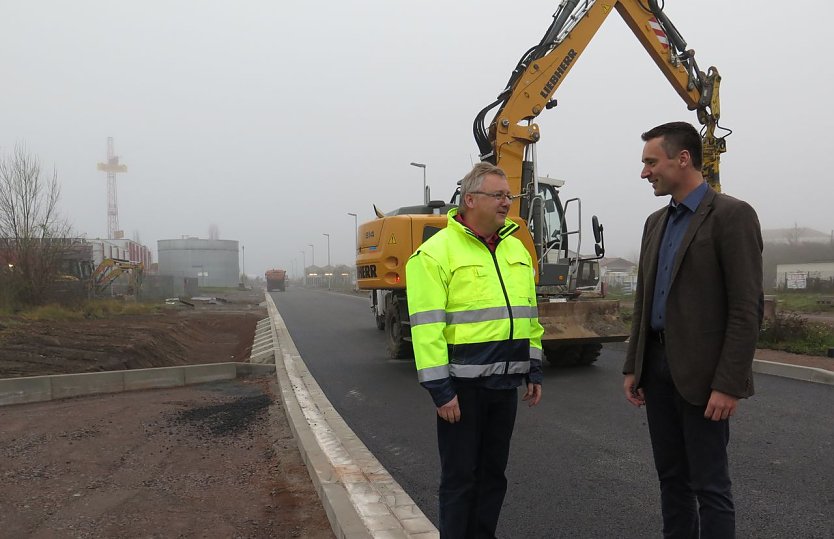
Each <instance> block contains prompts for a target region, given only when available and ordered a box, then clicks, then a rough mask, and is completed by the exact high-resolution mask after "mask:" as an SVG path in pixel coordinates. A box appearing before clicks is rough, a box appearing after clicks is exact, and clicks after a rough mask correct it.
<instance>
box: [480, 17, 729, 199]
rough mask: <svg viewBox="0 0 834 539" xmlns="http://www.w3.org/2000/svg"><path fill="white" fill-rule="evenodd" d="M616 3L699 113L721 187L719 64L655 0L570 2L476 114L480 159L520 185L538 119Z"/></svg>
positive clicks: (707, 168) (710, 172) (708, 172)
mask: <svg viewBox="0 0 834 539" xmlns="http://www.w3.org/2000/svg"><path fill="white" fill-rule="evenodd" d="M615 9H616V11H617V12H618V13H619V14H620V16H621V17H622V18H623V19H624V20H625V22H626V24H627V25H628V27H629V28H630V29H631V31H632V32H633V33H634V35H635V36H636V37H637V39H638V40H639V41H640V43H641V44H642V45H643V47H644V48H645V49H646V51H647V52H648V53H649V56H651V58H652V59H653V60H654V62H655V63H656V64H657V66H658V67H659V68H660V70H661V71H662V72H663V74H664V75H665V76H666V78H667V80H668V81H669V82H670V83H671V84H672V86H673V87H674V88H675V90H676V91H677V93H678V95H680V96H681V98H682V99H683V100H684V102H685V103H686V105H687V107H688V108H689V110H695V111H697V116H698V121H699V123H701V125H702V126H703V128H702V139H703V168H702V171H703V174H704V178H705V179H706V180H707V181H708V182H709V184H710V185H711V186H712V187H713V189H715V190H717V191H720V189H721V183H720V178H719V162H720V155H721V154H722V153H723V152H725V151H726V143H725V140H724V139H725V137H726V135H725V136H724V137H717V136H716V133H715V130H716V128H718V127H719V125H718V120H719V117H720V106H719V95H718V88H719V84H720V82H721V76H720V75H719V74H718V70H717V69H716V68H715V67H710V68H709V69H708V70H707V72H706V73H704V72H703V71H701V70H700V69H699V68H698V64H697V63H696V61H695V53H694V51H692V50H687V49H686V41H684V39H683V37H681V35H680V33H679V32H678V31H677V29H676V28H675V26H674V25H673V24H672V22H671V21H670V20H669V18H668V17H667V16H666V14H665V13H664V12H663V9H662V8H661V7H660V5H659V4H658V1H657V0H647V1H646V2H644V1H643V0H616V1H611V0H564V1H563V2H562V3H561V4H560V6H559V9H558V11H557V12H556V13H555V14H554V16H553V23H552V24H551V25H550V27H549V28H548V30H547V32H546V33H545V35H544V37H543V38H542V40H541V42H540V43H539V44H538V45H536V46H534V47H532V48H530V49H529V50H528V51H527V52H526V53H525V54H524V56H522V58H521V60H520V61H519V63H518V65H517V66H516V68H515V69H514V70H513V73H512V75H511V76H510V79H509V81H508V83H507V85H506V87H505V89H504V90H503V91H502V92H501V94H500V95H499V96H498V99H497V100H496V101H495V102H493V103H491V104H490V105H488V106H487V107H485V108H484V109H483V110H482V111H481V112H480V113H479V114H478V116H477V117H476V119H475V123H474V134H475V139H476V142H477V143H478V147H479V150H480V153H481V159H482V160H484V161H489V162H491V163H494V164H496V165H498V166H500V167H501V168H502V169H503V170H504V171H505V172H506V173H507V177H508V179H509V181H510V188H511V189H512V190H513V191H514V192H520V191H521V188H522V178H521V177H522V168H523V162H524V161H525V160H527V161H529V158H528V156H527V152H528V147H529V146H530V144H532V143H535V142H537V141H538V140H539V138H540V133H539V126H538V125H536V124H535V123H533V119H534V118H535V117H536V116H538V115H539V114H540V113H541V112H542V110H544V109H549V108H552V107H553V106H555V100H552V97H553V95H554V93H555V92H556V90H557V89H558V88H559V85H560V84H561V82H562V81H563V80H564V79H565V76H566V75H567V74H568V73H569V72H570V70H571V68H572V67H573V66H574V64H575V63H576V61H577V60H578V58H579V56H580V55H581V54H582V52H583V51H584V50H585V48H586V47H587V46H588V44H589V43H590V42H591V39H593V37H594V35H595V34H596V32H597V30H599V28H600V26H601V25H602V23H603V22H604V21H605V19H606V17H608V15H609V14H610V13H611V12H612V11H613V10H615ZM496 107H498V112H497V114H496V115H495V117H494V119H493V120H492V122H491V123H490V125H489V126H486V125H485V121H484V119H485V118H486V114H487V113H488V112H489V111H490V110H492V109H494V108H496ZM721 129H723V128H721ZM727 131H728V133H727V134H729V130H727ZM513 206H514V207H513V210H514V211H512V213H513V214H515V215H518V212H519V204H518V203H515V204H514V205H513Z"/></svg>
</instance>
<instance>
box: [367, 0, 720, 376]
mask: <svg viewBox="0 0 834 539" xmlns="http://www.w3.org/2000/svg"><path fill="white" fill-rule="evenodd" d="M615 10H616V11H617V12H618V13H619V14H620V16H621V17H622V18H623V20H624V21H625V22H626V24H627V25H628V27H629V28H630V29H631V31H632V32H633V33H634V35H635V36H636V37H637V39H638V41H639V42H640V43H641V44H642V45H643V47H644V48H645V50H646V51H647V52H648V53H649V56H650V57H651V58H652V59H653V60H654V62H655V63H656V64H657V66H658V67H659V68H660V70H661V71H662V72H663V74H664V75H665V76H666V79H667V80H668V81H669V82H670V83H671V85H672V87H673V88H674V89H675V90H676V91H677V93H678V94H679V95H680V96H681V98H682V99H683V100H684V102H685V103H686V105H687V107H688V108H689V109H690V110H694V111H696V113H697V118H698V122H699V123H700V124H701V125H702V131H701V135H702V141H703V153H704V155H703V170H702V172H703V175H704V178H705V179H706V180H707V182H708V183H709V184H710V186H712V187H713V188H714V189H716V190H720V181H719V162H720V155H721V153H723V152H724V151H726V143H725V137H726V135H724V136H722V137H719V136H717V135H716V130H717V129H723V128H721V127H720V126H719V125H718V120H719V117H720V107H719V95H718V89H719V84H720V82H721V77H720V75H719V73H718V70H717V69H716V68H715V67H710V68H709V69H708V70H707V71H706V72H704V71H701V70H700V69H699V67H698V64H697V62H696V61H695V54H694V52H693V51H691V50H688V49H687V48H686V47H687V44H686V41H684V39H683V37H681V35H680V33H679V32H678V30H677V29H676V28H675V26H674V25H673V24H672V22H671V21H670V20H669V18H668V17H667V15H666V13H665V12H664V8H663V7H662V6H661V4H660V3H658V1H657V0H647V1H643V0H618V1H610V0H596V1H594V0H584V1H582V0H564V1H563V2H562V3H561V4H560V5H559V8H558V10H557V11H556V13H555V14H554V16H553V22H552V23H551V24H550V26H549V27H548V29H547V31H546V32H545V35H544V37H543V38H542V39H541V41H539V43H538V44H536V45H534V46H532V47H531V48H530V49H528V50H527V51H526V52H525V53H524V54H523V55H522V57H521V59H520V60H519V62H518V64H517V65H516V67H515V69H513V71H512V73H511V75H510V78H509V80H508V82H507V84H506V85H505V87H504V89H503V90H502V91H501V92H500V94H499V95H498V97H497V99H496V100H495V101H494V102H492V103H490V104H489V105H487V106H486V107H484V108H483V109H482V110H481V111H480V112H479V113H478V114H477V116H476V118H475V122H474V125H473V132H474V136H475V142H476V143H477V145H478V149H479V154H480V158H481V160H483V161H488V162H490V163H493V164H495V165H498V166H499V167H501V168H502V169H503V170H504V172H505V173H506V174H507V179H508V181H509V184H510V189H511V190H512V192H513V193H517V194H518V195H519V196H518V197H517V198H516V199H514V201H513V204H512V206H511V208H510V212H509V218H511V219H513V221H515V222H517V223H518V224H519V225H521V227H520V228H519V230H518V231H516V232H515V235H516V236H517V237H518V238H519V239H520V240H521V241H522V242H523V243H524V245H525V246H526V247H527V249H528V250H529V251H530V253H531V255H533V257H534V259H535V260H537V262H538V267H537V275H536V277H537V290H536V291H537V295H538V303H539V321H540V322H541V324H542V326H544V329H545V334H544V337H543V339H542V344H543V347H544V351H545V355H546V357H547V359H548V360H549V361H550V362H551V363H554V364H588V363H592V362H593V361H594V360H596V358H597V356H598V355H599V350H600V348H601V346H602V344H601V343H603V342H608V341H618V340H625V339H626V337H627V328H626V327H625V324H624V323H623V322H622V320H621V318H620V316H619V303H618V302H616V301H611V300H605V299H602V298H601V297H600V294H599V293H597V284H598V282H599V277H600V272H599V259H600V258H602V256H603V255H604V252H605V248H604V238H603V228H602V226H601V225H599V222H598V220H597V218H596V216H595V217H594V218H593V219H592V223H593V225H592V226H593V233H594V243H595V245H594V251H595V254H594V255H593V256H582V255H581V254H580V253H581V249H582V230H581V223H582V218H581V211H582V205H581V201H580V200H579V199H577V198H571V199H569V200H566V201H564V202H563V201H562V199H561V198H560V196H559V188H560V187H562V184H563V182H561V181H556V180H552V179H549V178H541V177H539V176H538V174H537V170H536V150H535V147H536V146H535V143H536V142H538V141H539V139H540V138H541V133H540V130H539V126H538V125H537V124H535V123H534V122H533V120H534V119H535V118H536V117H537V116H538V115H539V114H540V113H541V112H542V111H543V110H546V109H550V108H552V107H553V106H555V100H554V99H553V96H554V94H555V93H556V91H557V89H558V88H559V85H560V84H561V83H562V81H564V80H565V77H566V76H567V75H568V73H570V70H571V68H572V67H573V66H574V65H575V64H576V62H577V61H578V60H579V57H580V56H581V54H582V52H583V51H584V50H585V48H586V47H587V45H588V43H590V41H591V39H593V37H594V35H595V34H596V32H597V30H598V29H599V28H600V26H601V25H602V23H603V22H604V20H605V19H606V18H607V17H608V15H610V14H611V12H613V11H615ZM493 110H495V111H496V112H495V114H494V116H493V117H492V120H491V121H490V122H489V123H488V124H487V123H486V117H487V115H488V114H489V113H490V111H493ZM726 131H727V134H729V130H726ZM456 197H457V194H455V196H453V197H452V200H451V201H450V202H449V203H448V204H447V203H444V202H443V201H429V200H428V197H424V200H423V204H421V205H417V206H407V207H402V208H398V209H396V210H393V211H390V212H388V213H385V214H383V213H382V212H379V211H377V218H376V219H374V220H373V221H370V222H367V223H364V224H363V225H361V227H360V229H359V245H358V251H357V256H356V266H357V282H358V286H359V288H360V289H363V290H368V291H370V292H371V310H372V312H373V314H374V316H375V319H376V324H377V327H378V328H379V329H381V330H384V331H385V332H386V334H387V337H388V352H389V355H390V356H391V357H394V358H403V357H409V356H410V355H411V345H410V344H411V343H410V328H409V322H408V308H407V301H408V296H407V293H406V282H405V264H406V262H407V261H408V258H409V256H411V254H412V253H413V252H414V251H415V250H416V249H417V248H418V247H419V246H420V244H421V243H422V242H424V241H425V240H426V239H428V238H429V237H431V235H432V234H434V233H435V232H437V231H438V230H440V229H441V228H442V227H444V226H446V215H445V214H446V212H447V211H448V210H449V209H451V208H452V207H454V203H455V202H456ZM571 212H576V213H577V216H576V218H575V219H571V220H570V222H577V223H579V226H578V227H577V228H576V229H573V230H571V229H569V228H568V226H567V223H568V222H569V220H568V219H566V215H568V214H570V213H571Z"/></svg>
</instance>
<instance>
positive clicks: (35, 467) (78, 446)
mask: <svg viewBox="0 0 834 539" xmlns="http://www.w3.org/2000/svg"><path fill="white" fill-rule="evenodd" d="M269 382H270V379H248V380H236V381H231V382H220V383H213V384H204V385H201V386H192V387H187V388H176V389H166V390H153V391H140V392H128V393H120V394H115V395H105V396H97V397H86V398H78V399H68V400H62V401H53V402H47V403H36V404H26V405H19V406H10V407H6V408H0V480H2V482H3V489H2V490H0V508H2V521H3V522H2V530H0V536H3V537H79V538H80V537H277V538H285V537H309V538H324V537H333V534H332V531H331V529H330V525H329V523H328V521H327V517H326V515H325V514H324V510H323V509H322V507H321V503H320V501H319V499H318V497H317V495H316V492H315V490H314V488H313V486H312V483H311V481H310V478H309V476H308V474H307V470H306V468H305V466H304V464H303V462H302V461H301V457H300V455H299V453H298V450H297V448H296V445H295V441H294V440H293V436H292V432H291V431H290V428H289V425H288V424H287V421H286V417H285V415H284V411H283V409H282V407H281V403H280V399H276V398H275V397H274V396H273V391H272V388H271V387H270V384H269Z"/></svg>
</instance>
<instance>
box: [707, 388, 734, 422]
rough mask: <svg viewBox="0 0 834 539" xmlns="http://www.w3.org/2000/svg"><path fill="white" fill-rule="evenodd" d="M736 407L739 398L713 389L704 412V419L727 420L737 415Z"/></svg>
mask: <svg viewBox="0 0 834 539" xmlns="http://www.w3.org/2000/svg"><path fill="white" fill-rule="evenodd" d="M736 406H738V399H737V398H735V397H733V396H732V395H727V394H726V393H721V392H720V391H717V390H715V389H713V390H712V393H711V394H710V396H709V402H708V403H707V409H706V411H705V412H704V419H712V420H713V421H721V420H723V419H727V418H729V417H730V416H732V415H733V414H734V413H736Z"/></svg>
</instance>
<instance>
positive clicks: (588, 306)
mask: <svg viewBox="0 0 834 539" xmlns="http://www.w3.org/2000/svg"><path fill="white" fill-rule="evenodd" d="M539 322H540V323H541V325H542V327H544V335H543V336H542V341H543V343H544V344H545V345H546V346H547V345H550V346H553V345H570V344H584V343H602V342H619V341H624V340H626V339H627V338H628V336H629V327H628V325H627V324H626V323H625V322H623V320H622V317H621V316H620V302H619V301H616V300H596V299H595V300H579V301H562V302H542V303H540V304H539ZM548 347H549V346H548Z"/></svg>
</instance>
